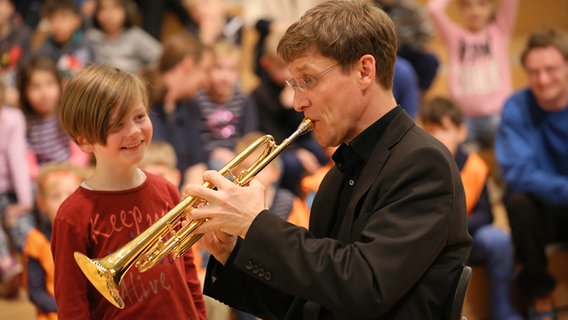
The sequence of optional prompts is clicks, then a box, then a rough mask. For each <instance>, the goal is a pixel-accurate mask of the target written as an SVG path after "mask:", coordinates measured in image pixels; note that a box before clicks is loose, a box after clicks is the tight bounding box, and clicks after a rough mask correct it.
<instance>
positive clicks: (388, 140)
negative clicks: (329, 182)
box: [338, 112, 414, 243]
mask: <svg viewBox="0 0 568 320" xmlns="http://www.w3.org/2000/svg"><path fill="white" fill-rule="evenodd" d="M413 125H414V121H413V120H412V119H410V117H409V116H408V115H407V114H406V112H399V113H398V114H397V115H396V116H395V117H394V118H393V120H392V121H391V123H390V124H389V126H388V128H387V130H385V132H384V134H383V135H382V136H381V137H380V139H378V140H377V143H376V145H375V147H374V148H373V152H372V153H371V156H370V158H369V159H368V161H367V163H366V164H365V167H363V171H361V175H360V176H359V181H358V183H357V186H356V187H355V189H354V190H353V195H352V197H351V200H350V201H349V204H348V206H347V211H346V212H345V215H344V216H343V222H342V224H341V228H340V230H339V236H338V240H340V241H342V242H343V243H351V242H352V241H353V240H354V239H353V237H356V238H358V237H359V234H360V233H361V231H362V230H354V229H353V224H354V222H355V221H356V219H358V218H359V216H357V217H355V213H356V212H357V213H358V214H359V215H360V214H361V212H359V211H361V210H362V209H363V210H365V209H366V208H363V207H361V206H362V205H363V203H361V201H362V200H364V198H365V195H366V193H367V192H368V191H369V189H370V188H371V186H372V185H373V184H375V183H377V180H378V179H379V178H378V176H379V174H380V173H381V171H382V169H383V166H384V165H385V163H386V161H387V159H388V158H389V156H390V154H391V152H390V149H391V148H392V147H393V146H394V145H396V144H397V143H398V141H400V140H401V139H402V137H403V136H404V135H405V134H406V133H407V132H408V130H409V129H410V128H411V127H412V126H413ZM359 225H361V226H364V224H359Z"/></svg>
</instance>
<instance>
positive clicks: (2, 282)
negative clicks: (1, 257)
mask: <svg viewBox="0 0 568 320" xmlns="http://www.w3.org/2000/svg"><path fill="white" fill-rule="evenodd" d="M22 271H23V267H22V264H21V263H20V262H18V260H17V259H16V258H14V257H12V256H10V257H9V261H8V263H7V264H6V266H5V267H3V268H0V297H2V298H8V299H9V298H14V297H16V296H17V295H18V292H19V289H20V275H21V274H22Z"/></svg>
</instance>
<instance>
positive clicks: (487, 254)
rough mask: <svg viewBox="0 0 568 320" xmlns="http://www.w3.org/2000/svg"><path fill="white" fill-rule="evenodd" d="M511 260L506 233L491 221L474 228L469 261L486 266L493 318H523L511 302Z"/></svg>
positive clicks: (508, 238)
mask: <svg viewBox="0 0 568 320" xmlns="http://www.w3.org/2000/svg"><path fill="white" fill-rule="evenodd" d="M513 261H514V256H513V243H512V240H511V236H510V235H509V234H507V233H505V232H504V231H503V230H501V229H498V228H496V227H494V226H492V225H485V226H483V227H481V228H479V229H478V230H477V231H476V232H475V234H474V235H473V247H472V249H471V254H470V258H469V263H471V264H479V263H484V264H485V266H486V268H487V273H488V276H489V296H490V310H491V318H492V319H522V318H521V317H520V316H519V314H518V313H517V311H516V310H515V309H514V308H513V305H512V304H511V297H510V290H511V281H512V279H513V277H514V272H513Z"/></svg>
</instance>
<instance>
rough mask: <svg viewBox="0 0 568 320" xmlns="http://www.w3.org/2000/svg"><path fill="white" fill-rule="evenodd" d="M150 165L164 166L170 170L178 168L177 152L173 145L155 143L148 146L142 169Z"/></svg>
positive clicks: (160, 142) (161, 142)
mask: <svg viewBox="0 0 568 320" xmlns="http://www.w3.org/2000/svg"><path fill="white" fill-rule="evenodd" d="M150 164H154V165H163V166H166V167H168V168H170V169H175V168H176V167H177V157H176V152H175V150H174V148H173V147H172V145H171V144H169V143H167V142H164V141H154V142H152V143H150V145H149V146H148V150H147V151H146V154H145V155H144V159H143V160H142V161H141V162H140V167H144V166H147V165H150Z"/></svg>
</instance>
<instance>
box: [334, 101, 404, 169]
mask: <svg viewBox="0 0 568 320" xmlns="http://www.w3.org/2000/svg"><path fill="white" fill-rule="evenodd" d="M401 110H402V109H401V107H400V106H396V107H395V108H393V109H392V110H391V111H389V112H388V113H387V114H385V115H384V116H383V117H381V118H380V119H378V120H377V121H375V123H373V124H372V125H370V126H369V127H368V128H367V129H365V130H363V132H361V133H360V134H359V135H358V136H356V137H355V138H354V139H353V141H351V143H350V144H346V143H342V144H341V145H340V146H339V147H338V148H337V150H336V151H335V152H334V153H333V156H332V158H333V161H335V164H336V166H337V168H338V169H339V170H340V171H341V172H343V173H348V172H353V171H354V170H356V168H357V167H360V166H361V165H362V164H363V163H365V162H366V161H367V160H369V158H370V157H371V153H372V152H373V148H374V147H375V144H376V141H377V140H379V139H380V138H381V136H382V135H383V133H384V132H385V130H386V128H387V127H388V125H389V124H390V123H391V121H392V119H393V118H394V117H395V116H396V115H397V114H398V113H399V112H400V111H401Z"/></svg>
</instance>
